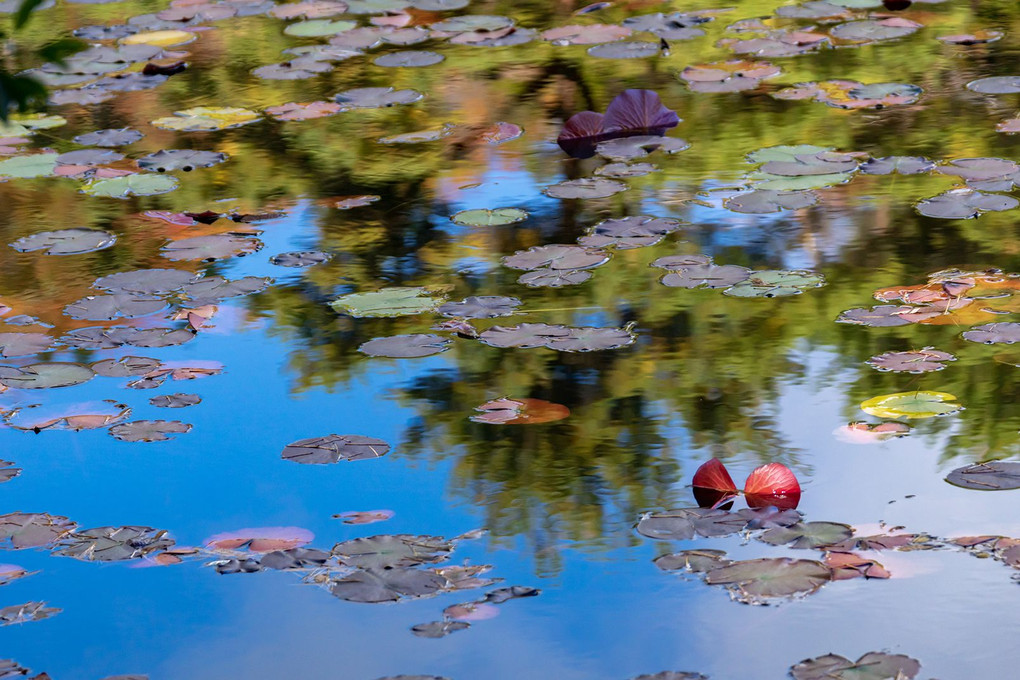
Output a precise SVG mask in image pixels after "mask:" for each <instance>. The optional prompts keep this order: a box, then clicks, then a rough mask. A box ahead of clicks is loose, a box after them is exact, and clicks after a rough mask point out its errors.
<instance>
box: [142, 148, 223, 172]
mask: <svg viewBox="0 0 1020 680" xmlns="http://www.w3.org/2000/svg"><path fill="white" fill-rule="evenodd" d="M226 160H227V154H225V153H218V152H215V151H195V150H192V149H164V150H162V151H157V152H156V153H150V154H149V155H148V156H142V157H141V158H139V159H138V160H137V161H135V162H136V163H138V167H139V168H141V169H142V170H154V171H155V172H170V171H171V170H183V171H184V172H190V171H192V170H194V169H195V168H208V167H212V166H213V165H216V164H218V163H223V162H224V161H226Z"/></svg>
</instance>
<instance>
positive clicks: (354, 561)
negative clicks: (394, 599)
mask: <svg viewBox="0 0 1020 680" xmlns="http://www.w3.org/2000/svg"><path fill="white" fill-rule="evenodd" d="M453 549H454V545H453V543H451V542H450V541H447V540H446V539H444V538H441V537H439V536H412V535H410V534H395V535H380V536H369V537H368V538H355V539H352V540H350V541H344V542H343V543H337V544H336V545H334V546H333V550H332V553H333V555H335V556H336V557H338V558H340V561H341V562H343V563H344V564H347V565H349V566H352V567H358V568H361V569H391V568H394V567H415V566H418V565H420V564H434V563H436V562H442V561H443V560H446V559H448V558H449V556H450V553H451V552H453Z"/></svg>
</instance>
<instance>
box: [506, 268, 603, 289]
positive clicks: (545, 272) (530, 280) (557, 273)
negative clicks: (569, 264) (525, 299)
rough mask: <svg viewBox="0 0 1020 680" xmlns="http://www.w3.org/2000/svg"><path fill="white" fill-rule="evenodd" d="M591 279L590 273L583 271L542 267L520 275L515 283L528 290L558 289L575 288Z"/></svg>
mask: <svg viewBox="0 0 1020 680" xmlns="http://www.w3.org/2000/svg"><path fill="white" fill-rule="evenodd" d="M590 278H591V272H590V271H587V270H585V269H551V268H549V267H542V268H540V269H533V270H532V271H529V272H526V273H524V274H521V275H520V276H519V277H517V283H523V284H524V285H525V286H528V287H529V288H560V287H562V286H576V285H577V284H579V283H584V282H585V281H587V280H588V279H590Z"/></svg>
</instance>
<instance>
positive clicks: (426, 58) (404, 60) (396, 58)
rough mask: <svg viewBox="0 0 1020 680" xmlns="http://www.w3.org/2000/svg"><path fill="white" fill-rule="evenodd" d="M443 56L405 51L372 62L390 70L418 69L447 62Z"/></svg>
mask: <svg viewBox="0 0 1020 680" xmlns="http://www.w3.org/2000/svg"><path fill="white" fill-rule="evenodd" d="M445 59H446V57H444V56H443V55H441V54H438V53H436V52H428V51H425V50H405V51H403V52H391V53H390V54H384V55H382V56H380V57H376V58H375V60H374V61H373V62H372V63H373V64H375V65H376V66H383V67H388V68H417V67H422V66H434V65H435V64H438V63H439V62H441V61H443V60H445Z"/></svg>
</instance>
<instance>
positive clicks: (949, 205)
mask: <svg viewBox="0 0 1020 680" xmlns="http://www.w3.org/2000/svg"><path fill="white" fill-rule="evenodd" d="M1018 205H1020V201H1018V200H1017V199H1015V198H1013V197H1012V196H1001V195H998V194H985V193H982V192H980V191H975V190H974V189H950V190H949V191H946V192H944V193H941V194H939V195H938V196H933V197H932V198H926V199H924V200H922V201H920V202H918V203H917V204H916V205H915V206H914V207H915V208H916V209H917V212H919V213H921V214H922V215H925V216H926V217H937V218H940V219H944V220H969V219H973V218H975V217H977V216H978V215H980V214H981V213H983V212H989V211H995V212H999V211H1003V210H1012V209H1013V208H1015V207H1017V206H1018Z"/></svg>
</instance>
